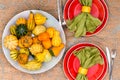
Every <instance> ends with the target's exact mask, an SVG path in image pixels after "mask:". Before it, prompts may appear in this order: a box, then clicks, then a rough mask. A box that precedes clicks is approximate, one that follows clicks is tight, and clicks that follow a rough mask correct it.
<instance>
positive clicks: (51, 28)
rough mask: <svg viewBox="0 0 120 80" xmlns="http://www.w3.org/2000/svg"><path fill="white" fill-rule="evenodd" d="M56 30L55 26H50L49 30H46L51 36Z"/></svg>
mask: <svg viewBox="0 0 120 80" xmlns="http://www.w3.org/2000/svg"><path fill="white" fill-rule="evenodd" d="M54 31H55V28H53V27H49V28H47V30H46V32H47V33H48V34H49V36H50V38H52V37H53V35H54Z"/></svg>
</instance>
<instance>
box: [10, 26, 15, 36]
mask: <svg viewBox="0 0 120 80" xmlns="http://www.w3.org/2000/svg"><path fill="white" fill-rule="evenodd" d="M10 33H11V34H12V35H16V26H15V25H12V26H10Z"/></svg>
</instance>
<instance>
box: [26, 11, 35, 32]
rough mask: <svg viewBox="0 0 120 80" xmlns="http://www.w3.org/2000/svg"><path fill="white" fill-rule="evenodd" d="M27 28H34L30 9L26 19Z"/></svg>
mask: <svg viewBox="0 0 120 80" xmlns="http://www.w3.org/2000/svg"><path fill="white" fill-rule="evenodd" d="M27 28H28V30H29V31H32V30H33V29H34V28H35V21H34V14H33V12H32V11H30V14H29V18H28V20H27Z"/></svg>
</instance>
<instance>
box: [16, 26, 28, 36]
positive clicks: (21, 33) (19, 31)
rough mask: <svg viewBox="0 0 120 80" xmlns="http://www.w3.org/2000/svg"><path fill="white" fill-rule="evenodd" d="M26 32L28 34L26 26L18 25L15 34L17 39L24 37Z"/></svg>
mask: <svg viewBox="0 0 120 80" xmlns="http://www.w3.org/2000/svg"><path fill="white" fill-rule="evenodd" d="M27 32H28V29H27V26H26V25H24V24H20V25H18V26H17V28H16V34H17V37H18V38H20V37H21V36H24V35H26V34H27Z"/></svg>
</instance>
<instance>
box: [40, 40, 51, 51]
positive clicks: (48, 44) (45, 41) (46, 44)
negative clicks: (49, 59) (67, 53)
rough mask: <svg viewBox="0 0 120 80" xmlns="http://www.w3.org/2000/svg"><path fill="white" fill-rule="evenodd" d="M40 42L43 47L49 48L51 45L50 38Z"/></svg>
mask: <svg viewBox="0 0 120 80" xmlns="http://www.w3.org/2000/svg"><path fill="white" fill-rule="evenodd" d="M42 44H43V46H44V48H45V49H49V48H51V46H52V43H51V40H50V39H48V40H44V41H42Z"/></svg>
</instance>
